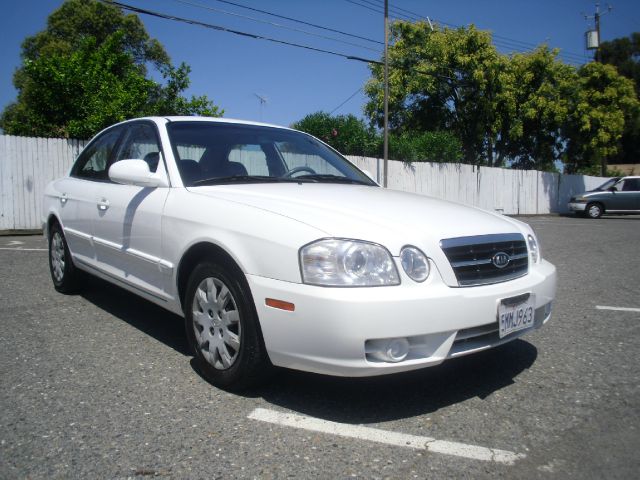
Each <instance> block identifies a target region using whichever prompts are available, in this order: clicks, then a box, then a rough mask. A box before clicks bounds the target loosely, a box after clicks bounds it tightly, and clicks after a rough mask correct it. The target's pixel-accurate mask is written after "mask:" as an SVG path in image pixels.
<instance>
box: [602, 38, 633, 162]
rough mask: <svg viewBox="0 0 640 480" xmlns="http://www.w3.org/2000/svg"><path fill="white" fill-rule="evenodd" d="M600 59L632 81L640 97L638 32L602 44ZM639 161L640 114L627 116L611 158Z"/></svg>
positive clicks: (621, 160)
mask: <svg viewBox="0 0 640 480" xmlns="http://www.w3.org/2000/svg"><path fill="white" fill-rule="evenodd" d="M600 58H601V61H602V62H603V63H606V64H609V65H613V66H615V67H616V68H617V69H618V73H620V75H623V76H625V77H627V78H628V79H630V80H632V81H633V82H634V84H635V90H636V95H637V96H638V97H640V32H634V33H632V34H631V35H630V36H629V37H625V38H616V39H615V40H612V41H610V42H602V45H601V46H600ZM638 159H640V113H638V114H636V115H628V117H627V119H626V121H625V128H624V132H623V134H622V138H621V139H620V151H619V152H618V153H617V154H616V155H615V156H614V157H613V158H611V159H610V160H611V162H616V163H638V161H639V160H638Z"/></svg>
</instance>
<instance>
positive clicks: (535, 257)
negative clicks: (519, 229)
mask: <svg viewBox="0 0 640 480" xmlns="http://www.w3.org/2000/svg"><path fill="white" fill-rule="evenodd" d="M527 243H528V244H529V253H530V254H531V262H532V263H538V262H539V261H540V259H541V256H540V248H539V247H538V241H537V240H536V238H535V237H534V236H533V235H528V236H527Z"/></svg>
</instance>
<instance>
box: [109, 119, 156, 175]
mask: <svg viewBox="0 0 640 480" xmlns="http://www.w3.org/2000/svg"><path fill="white" fill-rule="evenodd" d="M132 159H133V160H136V159H137V160H144V161H145V162H147V164H148V165H149V170H150V171H151V172H155V171H156V170H157V168H158V161H159V160H160V142H158V136H157V135H156V130H155V128H154V127H153V126H152V125H151V124H149V123H137V124H134V125H131V126H130V127H129V128H128V130H127V133H126V135H125V138H124V141H123V142H122V147H121V148H120V151H119V152H118V155H117V156H116V158H115V161H116V162H117V161H118V160H132Z"/></svg>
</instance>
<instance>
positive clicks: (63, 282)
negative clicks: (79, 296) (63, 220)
mask: <svg viewBox="0 0 640 480" xmlns="http://www.w3.org/2000/svg"><path fill="white" fill-rule="evenodd" d="M49 272H50V273H51V280H52V281H53V286H54V288H55V289H56V290H57V291H58V292H60V293H74V292H76V291H77V290H78V288H79V286H80V275H81V274H80V271H79V270H78V269H77V268H76V266H75V265H74V264H73V260H72V259H71V254H70V253H69V246H68V245H67V240H66V238H65V237H64V233H63V232H62V228H61V227H60V224H58V223H54V224H53V225H52V226H51V228H50V230H49Z"/></svg>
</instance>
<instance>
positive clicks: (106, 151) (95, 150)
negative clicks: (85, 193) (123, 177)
mask: <svg viewBox="0 0 640 480" xmlns="http://www.w3.org/2000/svg"><path fill="white" fill-rule="evenodd" d="M121 133H122V129H120V128H112V129H110V130H108V131H106V132H104V133H103V134H102V135H100V136H99V137H98V138H96V139H95V140H94V141H93V142H91V144H90V145H89V146H88V147H87V148H86V149H85V150H84V151H83V152H82V154H81V155H80V157H78V160H77V161H76V163H75V165H74V166H73V170H72V171H71V176H73V177H78V178H84V179H86V180H96V181H102V182H105V181H109V176H108V172H107V168H108V166H109V160H110V159H111V155H112V153H113V150H114V148H115V146H116V144H117V143H118V138H120V134H121Z"/></svg>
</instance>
